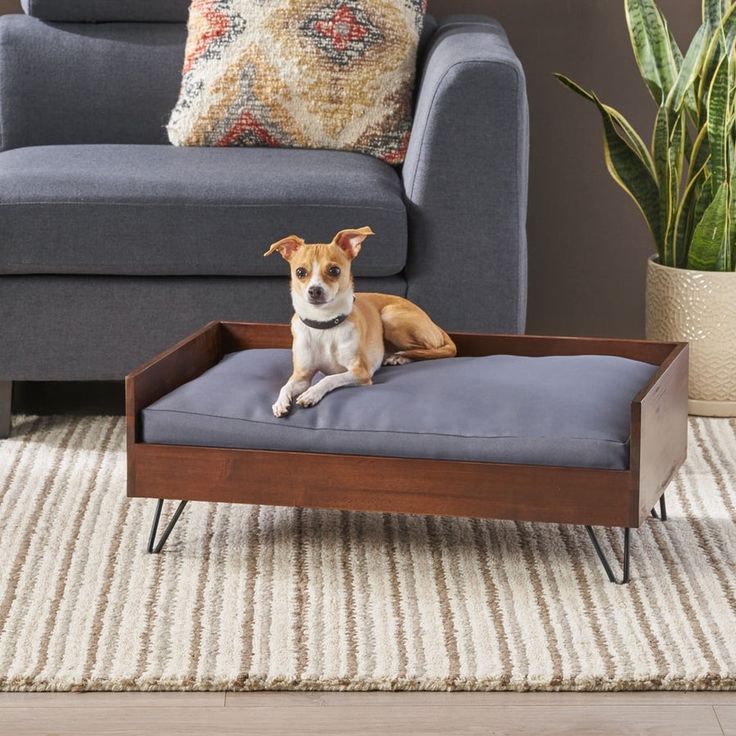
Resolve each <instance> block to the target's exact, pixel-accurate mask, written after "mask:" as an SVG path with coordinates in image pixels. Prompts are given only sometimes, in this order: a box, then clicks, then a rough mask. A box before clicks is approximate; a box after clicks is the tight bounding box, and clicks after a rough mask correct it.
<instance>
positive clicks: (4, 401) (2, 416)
mask: <svg viewBox="0 0 736 736" xmlns="http://www.w3.org/2000/svg"><path fill="white" fill-rule="evenodd" d="M12 399H13V382H12V381H0V440H4V439H5V438H6V437H10V406H11V404H12V403H13V402H12Z"/></svg>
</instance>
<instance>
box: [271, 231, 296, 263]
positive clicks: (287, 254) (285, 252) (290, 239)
mask: <svg viewBox="0 0 736 736" xmlns="http://www.w3.org/2000/svg"><path fill="white" fill-rule="evenodd" d="M303 245H304V241H303V240H302V239H301V238H300V237H299V236H298V235H288V236H287V237H285V238H281V240H278V241H276V242H275V243H273V245H271V247H270V248H269V249H268V250H267V251H266V252H265V253H264V254H263V255H264V256H270V255H271V253H274V252H275V251H278V252H279V253H281V257H282V258H283V259H284V260H285V261H288V260H289V259H290V258H291V257H292V256H293V255H294V253H296V252H297V250H299V248H301V247H302V246H303Z"/></svg>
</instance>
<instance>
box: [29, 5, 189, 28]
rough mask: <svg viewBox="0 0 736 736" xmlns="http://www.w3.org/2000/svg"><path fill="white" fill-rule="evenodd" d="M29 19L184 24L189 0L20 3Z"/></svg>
mask: <svg viewBox="0 0 736 736" xmlns="http://www.w3.org/2000/svg"><path fill="white" fill-rule="evenodd" d="M21 5H22V6H23V10H25V12H26V13H27V14H28V15H31V16H33V17H34V18H40V19H41V20H46V21H54V22H78V23H89V22H94V23H104V22H109V21H136V22H145V21H152V22H158V23H185V22H186V19H187V13H188V12H189V0H21Z"/></svg>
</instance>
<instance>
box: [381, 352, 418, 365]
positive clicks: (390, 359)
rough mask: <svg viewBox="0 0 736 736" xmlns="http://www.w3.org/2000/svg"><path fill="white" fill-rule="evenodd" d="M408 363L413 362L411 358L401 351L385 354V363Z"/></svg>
mask: <svg viewBox="0 0 736 736" xmlns="http://www.w3.org/2000/svg"><path fill="white" fill-rule="evenodd" d="M407 363H411V358H407V357H406V356H405V355H402V354H401V353H386V355H384V356H383V365H406V364H407Z"/></svg>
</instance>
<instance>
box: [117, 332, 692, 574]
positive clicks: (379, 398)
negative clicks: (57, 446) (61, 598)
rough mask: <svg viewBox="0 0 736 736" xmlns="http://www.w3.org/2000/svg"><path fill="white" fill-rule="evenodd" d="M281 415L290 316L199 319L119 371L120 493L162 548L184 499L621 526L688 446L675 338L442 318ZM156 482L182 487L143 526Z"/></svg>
mask: <svg viewBox="0 0 736 736" xmlns="http://www.w3.org/2000/svg"><path fill="white" fill-rule="evenodd" d="M451 337H452V339H453V341H454V342H455V344H456V345H457V348H458V357H456V358H449V359H445V360H435V361H426V362H417V363H411V364H409V365H405V366H397V367H385V368H382V369H381V370H380V371H379V372H378V373H377V374H376V375H375V376H374V384H373V385H372V386H363V387H351V388H342V389H339V390H337V391H334V392H332V393H330V394H328V395H327V396H326V397H325V398H324V399H323V400H322V402H321V403H320V404H318V405H317V406H316V407H312V408H309V409H302V408H299V407H295V408H294V409H293V411H292V413H291V414H290V415H289V416H288V417H285V418H281V419H277V418H275V417H274V416H273V414H272V412H271V405H272V404H273V402H274V401H275V400H276V397H277V395H278V392H279V389H280V388H281V386H282V384H283V383H284V381H285V380H286V379H287V377H288V376H289V373H290V372H291V351H290V349H289V348H290V346H291V339H292V338H291V333H290V330H289V326H288V325H266V324H257V323H247V322H212V323H210V324H209V325H206V326H205V327H203V328H202V329H201V330H199V331H197V332H195V333H194V334H193V335H191V336H190V337H188V338H187V339H185V340H183V341H181V342H180V343H178V344H177V345H174V346H173V347H171V348H170V349H169V350H166V351H165V352H163V353H161V354H160V355H159V356H157V357H156V358H154V359H153V360H151V361H150V362H148V363H147V364H145V365H144V366H142V367H141V368H139V369H138V370H136V371H134V372H133V373H131V374H129V375H128V376H127V377H126V417H127V448H128V496H130V497H143V498H155V499H157V505H156V510H155V513H154V519H153V524H152V526H151V531H150V535H149V541H148V550H149V551H150V552H160V551H161V550H162V548H163V546H164V544H165V543H166V540H167V538H168V537H169V535H170V533H171V531H172V529H173V528H174V526H175V525H176V523H177V520H178V519H179V517H180V515H181V514H182V512H183V510H184V508H185V506H186V504H187V503H188V502H189V501H205V502H226V503H253V504H271V505H277V506H278V505H282V506H302V507H314V508H334V509H347V510H358V511H379V512H394V513H409V514H444V515H451V516H469V517H477V518H487V519H513V520H518V521H537V522H540V521H546V522H555V523H568V524H583V525H585V527H586V528H587V530H588V534H589V535H590V538H591V541H592V543H593V545H594V547H595V551H596V553H597V555H598V557H599V558H600V560H601V562H602V564H603V566H604V568H605V570H606V574H607V576H608V578H609V580H611V581H614V580H615V576H614V573H613V570H612V568H611V565H610V563H609V562H608V559H607V557H606V554H605V552H604V550H603V549H602V547H601V545H600V543H599V542H598V540H597V537H596V535H595V532H594V531H593V526H594V525H601V526H617V527H622V528H623V530H624V540H623V560H622V568H623V574H622V578H621V580H622V581H623V582H627V581H628V580H629V556H630V554H629V532H630V529H632V528H637V527H639V526H640V525H641V524H642V523H643V522H644V521H645V520H646V519H647V517H648V516H649V515H650V513H651V514H654V511H653V508H654V506H655V504H657V503H659V505H660V513H659V516H660V518H661V519H662V520H664V519H665V518H666V508H665V503H664V489H665V487H666V485H667V483H668V482H669V480H670V478H671V477H672V475H673V473H674V472H675V471H676V470H677V468H678V467H679V465H680V464H681V463H682V462H683V461H684V459H685V455H686V451H687V378H688V373H687V361H688V351H687V345H686V344H684V343H658V342H651V341H642V340H610V339H597V338H565V337H530V336H516V335H492V334H466V333H452V334H451ZM164 499H174V500H178V501H179V505H178V507H177V508H176V511H175V512H174V514H173V516H172V517H171V519H170V521H169V523H168V524H167V526H166V529H165V530H164V532H163V534H162V535H161V538H160V539H159V540H158V541H156V534H157V529H158V524H159V520H160V517H161V513H162V507H163V503H164Z"/></svg>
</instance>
